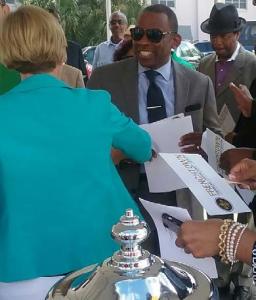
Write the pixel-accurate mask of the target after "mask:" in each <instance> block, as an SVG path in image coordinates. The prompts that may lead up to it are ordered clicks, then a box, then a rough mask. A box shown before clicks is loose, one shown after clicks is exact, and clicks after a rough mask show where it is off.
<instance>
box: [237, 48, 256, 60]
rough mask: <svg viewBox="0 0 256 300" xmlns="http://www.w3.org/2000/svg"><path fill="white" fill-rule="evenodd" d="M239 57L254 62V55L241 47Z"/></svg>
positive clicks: (255, 56) (255, 58) (255, 57)
mask: <svg viewBox="0 0 256 300" xmlns="http://www.w3.org/2000/svg"><path fill="white" fill-rule="evenodd" d="M239 55H242V56H245V57H246V59H250V60H252V61H255V62H256V55H255V54H254V53H252V52H251V51H248V50H246V49H245V48H244V47H243V46H241V48H240V51H239Z"/></svg>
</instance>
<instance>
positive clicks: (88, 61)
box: [82, 46, 96, 80]
mask: <svg viewBox="0 0 256 300" xmlns="http://www.w3.org/2000/svg"><path fill="white" fill-rule="evenodd" d="M95 49H96V46H88V47H85V48H83V49H82V50H83V56H84V62H85V69H86V70H85V71H86V77H87V80H88V79H89V78H90V76H91V74H92V63H93V57H94V52H95Z"/></svg>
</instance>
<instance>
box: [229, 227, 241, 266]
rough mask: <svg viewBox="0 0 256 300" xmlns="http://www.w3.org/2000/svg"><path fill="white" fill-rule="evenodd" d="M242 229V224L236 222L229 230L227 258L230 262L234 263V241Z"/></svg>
mask: <svg viewBox="0 0 256 300" xmlns="http://www.w3.org/2000/svg"><path fill="white" fill-rule="evenodd" d="M240 229H241V227H240V224H239V223H236V222H234V223H233V224H232V225H231V226H230V227H229V229H228V235H227V243H226V244H227V247H226V256H227V259H228V261H229V262H231V261H233V253H234V241H235V238H236V235H237V233H238V231H239V230H240Z"/></svg>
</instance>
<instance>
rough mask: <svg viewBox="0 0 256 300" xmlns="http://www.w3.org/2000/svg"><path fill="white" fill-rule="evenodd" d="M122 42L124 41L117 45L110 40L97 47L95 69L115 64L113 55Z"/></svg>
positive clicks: (94, 61)
mask: <svg viewBox="0 0 256 300" xmlns="http://www.w3.org/2000/svg"><path fill="white" fill-rule="evenodd" d="M121 42H122V40H121V41H120V42H119V43H118V44H115V43H113V42H112V41H111V40H109V41H105V42H103V43H101V44H99V45H98V46H97V47H96V50H95V54H94V58H93V63H92V67H93V69H95V68H97V67H100V66H103V65H107V64H111V63H112V62H113V54H114V52H115V50H116V48H117V47H118V46H119V45H120V43H121Z"/></svg>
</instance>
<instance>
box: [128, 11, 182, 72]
mask: <svg viewBox="0 0 256 300" xmlns="http://www.w3.org/2000/svg"><path fill="white" fill-rule="evenodd" d="M137 26H138V27H140V28H142V29H144V30H146V29H159V30H161V31H162V32H169V31H172V28H170V23H169V20H168V17H167V16H166V15H165V14H163V13H153V12H145V13H142V14H141V15H140V17H139V19H138V23H137ZM174 37H175V33H172V34H166V35H164V36H163V37H162V39H161V41H160V42H158V43H154V42H151V41H150V40H149V39H148V38H147V36H146V34H144V36H143V37H142V38H141V39H140V40H138V41H133V44H134V53H135V56H136V57H137V59H138V61H139V63H140V64H141V65H142V66H143V67H147V68H151V69H158V68H160V67H161V66H163V65H164V64H166V63H167V62H168V60H169V58H170V52H171V49H172V48H176V41H175V38H174Z"/></svg>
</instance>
